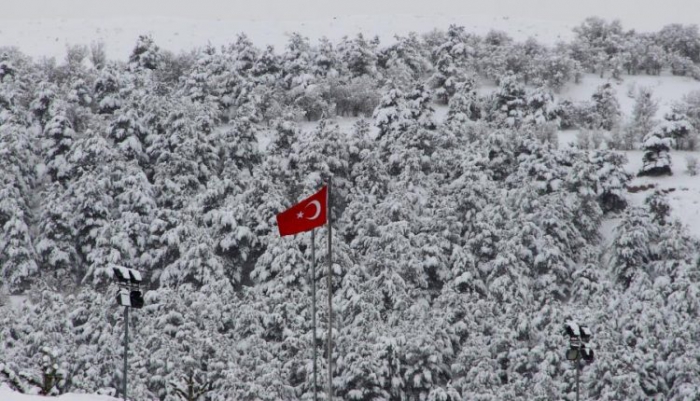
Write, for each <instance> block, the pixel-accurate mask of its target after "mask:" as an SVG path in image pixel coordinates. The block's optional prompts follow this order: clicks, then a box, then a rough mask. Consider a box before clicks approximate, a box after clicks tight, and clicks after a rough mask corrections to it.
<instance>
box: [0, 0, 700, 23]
mask: <svg viewBox="0 0 700 401" xmlns="http://www.w3.org/2000/svg"><path fill="white" fill-rule="evenodd" d="M3 3H4V4H3V5H2V11H1V12H0V19H3V18H4V19H27V18H109V17H124V16H146V17H153V16H163V17H183V18H197V19H273V20H274V19H283V20H314V19H326V18H332V17H334V16H348V15H364V14H370V15H372V14H374V15H386V14H396V13H399V14H412V15H423V16H426V17H429V16H431V15H436V14H451V15H456V14H460V15H461V14H484V15H493V16H520V17H525V18H533V19H542V20H557V21H562V22H580V21H582V20H583V19H584V18H585V17H587V16H590V15H599V16H602V17H606V18H620V19H621V20H622V22H623V24H624V25H625V26H628V27H630V28H632V27H633V28H638V29H657V28H658V27H660V26H663V25H665V24H667V23H671V22H680V23H700V0H576V1H571V0H429V1H415V0H413V1H412V0H118V1H105V0H4V1H3Z"/></svg>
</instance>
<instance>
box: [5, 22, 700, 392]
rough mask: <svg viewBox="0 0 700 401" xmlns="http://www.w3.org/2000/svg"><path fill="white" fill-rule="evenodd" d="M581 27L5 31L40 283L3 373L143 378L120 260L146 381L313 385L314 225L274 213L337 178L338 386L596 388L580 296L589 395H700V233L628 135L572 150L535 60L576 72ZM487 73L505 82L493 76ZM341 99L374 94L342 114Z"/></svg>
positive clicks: (17, 256) (21, 254) (10, 175)
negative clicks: (531, 36)
mask: <svg viewBox="0 0 700 401" xmlns="http://www.w3.org/2000/svg"><path fill="white" fill-rule="evenodd" d="M590 23H591V22H590V20H589V21H587V22H586V23H585V24H584V25H583V27H587V26H588V25H590ZM581 29H583V28H581ZM691 33H692V32H691ZM580 40H582V39H580ZM580 40H577V42H576V43H578V42H579V41H580ZM669 41H670V39H669ZM669 43H670V42H669ZM574 45H575V43H574V44H571V45H567V46H559V47H557V48H556V49H546V48H544V47H541V46H539V45H537V43H536V42H534V41H528V42H527V43H525V44H517V43H514V42H513V41H512V40H510V39H509V38H508V37H507V36H506V35H503V34H500V33H490V34H488V35H486V36H485V37H483V38H481V37H478V36H475V35H470V34H467V33H465V31H464V30H463V29H462V28H459V27H450V29H448V31H447V32H437V31H436V32H432V33H430V34H428V35H425V36H424V37H419V36H417V35H408V36H407V37H401V38H397V40H396V42H395V43H394V44H392V45H391V46H388V47H380V45H379V43H378V41H377V40H367V39H365V38H364V37H363V36H362V35H358V36H356V37H354V38H352V39H351V38H347V39H344V40H342V41H341V42H340V43H337V44H333V43H331V42H329V41H327V40H322V41H321V42H320V43H319V44H318V45H317V46H311V45H310V44H309V42H308V40H307V39H306V38H304V37H302V36H300V35H297V34H293V35H291V36H290V40H289V44H288V46H287V48H286V49H285V50H284V52H282V53H281V54H278V53H275V51H274V50H273V49H272V48H266V49H265V50H261V49H258V48H257V47H255V46H253V45H252V43H251V42H250V41H249V40H248V39H247V38H246V37H245V36H244V35H241V36H239V37H238V38H237V40H236V42H235V43H233V44H231V45H229V46H226V47H224V48H222V49H214V48H212V47H206V48H203V49H200V50H198V51H196V52H194V53H193V54H183V55H179V56H175V55H172V54H169V53H167V52H164V51H161V50H160V49H159V48H158V47H157V46H156V45H155V43H153V40H152V39H151V38H149V37H141V38H140V39H139V41H138V43H137V45H136V47H135V49H134V51H133V52H132V54H131V55H130V57H129V60H128V62H127V63H116V62H111V61H108V60H106V59H105V57H104V54H103V49H101V48H100V47H99V46H96V47H94V48H93V49H91V51H86V50H85V49H80V48H76V49H71V51H70V52H69V56H68V57H67V59H66V61H65V62H64V63H62V64H60V65H57V64H56V63H55V62H51V61H47V60H42V61H41V62H33V61H32V60H30V59H28V58H27V57H25V56H23V55H22V54H21V53H19V52H18V51H15V50H11V49H10V50H8V51H6V52H5V53H3V55H2V57H0V179H1V180H2V185H0V290H1V291H3V292H5V293H15V294H20V293H22V294H25V295H26V296H27V297H28V302H26V303H25V304H24V305H23V306H22V307H21V308H9V307H0V350H2V353H1V354H0V382H2V383H5V384H7V385H9V386H11V387H13V388H15V389H17V390H19V391H22V392H32V391H34V392H40V393H42V394H57V393H62V392H66V391H73V392H107V393H109V392H114V391H115V389H117V388H119V383H120V382H121V376H120V375H121V369H120V368H119V367H120V366H121V349H122V348H121V341H122V340H123V338H122V333H123V324H124V322H123V315H122V312H121V310H120V309H119V307H117V305H116V302H115V299H114V295H115V294H116V286H115V284H114V283H113V279H112V276H111V275H112V268H113V267H115V266H124V267H129V268H135V269H138V270H140V271H142V272H143V273H144V277H145V280H146V287H147V292H146V306H145V307H144V308H143V309H142V310H140V311H138V312H136V313H134V314H133V316H132V317H133V320H132V325H133V326H132V327H133V330H132V333H133V335H132V336H130V337H131V338H132V341H131V352H130V356H129V359H130V361H131V366H132V372H133V376H131V377H130V383H131V386H130V388H131V390H130V391H131V394H132V396H133V397H134V398H135V399H144V400H146V399H148V400H161V401H173V400H187V401H195V400H200V401H203V400H212V401H214V400H216V401H218V400H227V399H240V400H251V401H252V400H295V399H310V397H311V394H312V390H313V389H312V388H311V383H312V382H311V368H312V363H311V358H312V353H311V348H310V344H311V339H312V334H311V317H310V313H311V305H310V282H309V277H310V274H309V266H310V247H309V238H308V237H307V236H303V235H301V236H297V237H294V238H281V237H279V235H278V234H277V230H276V227H275V223H274V221H275V214H276V213H278V212H279V211H281V210H284V209H285V208H286V207H288V206H289V205H290V204H292V203H294V202H295V201H297V200H298V199H300V198H301V197H303V196H304V195H307V194H310V193H312V192H313V191H315V190H317V189H318V188H319V187H320V186H321V185H322V183H323V181H324V179H325V177H329V176H332V177H333V180H334V181H333V182H334V187H335V188H334V194H335V195H334V196H335V201H334V205H335V207H334V209H333V211H332V212H333V213H334V221H336V222H337V225H336V227H334V230H333V241H334V255H333V265H332V269H333V273H334V281H333V282H332V284H331V285H332V286H333V299H332V302H333V304H334V310H335V311H337V314H335V315H334V320H333V322H329V313H328V310H327V309H324V308H325V305H324V306H320V309H319V311H318V320H319V322H320V325H321V326H322V327H326V326H327V325H328V324H329V323H332V324H333V326H334V338H335V340H334V343H335V348H334V353H333V355H326V354H324V353H323V352H321V355H320V366H319V372H320V373H321V374H320V377H319V379H320V382H321V383H323V382H324V381H325V376H324V375H325V374H326V373H325V372H326V369H325V368H324V366H325V364H326V361H327V360H328V359H329V358H332V359H333V361H334V363H333V367H334V371H333V376H334V379H333V383H334V387H335V391H336V394H337V395H338V397H341V398H342V399H349V400H367V401H368V400H403V399H415V400H431V401H432V400H434V401H437V400H442V401H446V400H450V401H454V400H461V399H474V400H483V401H487V400H516V399H566V400H571V399H573V397H574V395H573V394H574V387H573V383H574V381H573V379H572V378H573V374H574V370H573V369H571V366H570V365H569V363H568V362H567V361H566V360H565V358H564V352H563V351H564V348H565V347H566V339H565V338H564V337H563V336H562V335H560V334H559V333H560V329H561V325H562V323H563V322H564V321H565V320H566V319H568V318H576V319H577V320H579V321H586V322H588V323H589V325H590V326H591V327H592V329H593V330H594V332H595V335H596V341H597V343H596V351H597V355H598V359H597V361H596V362H595V363H594V364H593V365H592V366H589V367H587V368H586V369H585V371H584V375H583V377H582V383H583V388H584V389H586V390H585V391H586V392H587V393H588V394H589V396H590V397H591V398H595V399H600V400H613V399H620V398H624V399H630V400H642V399H650V398H663V399H684V397H685V399H691V398H692V397H693V396H694V395H695V394H697V393H699V392H700V380H699V379H698V378H697V375H696V374H695V372H697V370H698V369H700V366H699V362H698V361H700V358H699V356H700V355H699V353H700V347H699V346H698V344H700V342H698V338H697V336H698V334H697V333H698V332H699V331H698V330H697V327H696V325H695V324H694V320H695V319H694V317H695V316H697V312H698V306H699V305H700V304H698V280H700V277H698V275H697V274H696V272H697V269H698V254H697V250H698V249H700V248H699V247H698V245H699V244H698V243H697V241H696V240H695V239H693V238H690V237H689V236H688V234H687V233H686V231H685V229H684V228H683V227H682V226H681V225H680V224H678V223H676V222H673V221H671V220H670V219H669V208H668V203H667V202H666V201H665V199H664V197H663V194H661V193H655V194H654V195H653V196H651V197H650V198H649V200H648V202H647V203H646V204H645V205H644V206H642V207H628V206H627V202H626V200H625V195H624V194H625V184H626V183H627V182H628V181H629V180H630V176H629V175H628V174H627V173H626V172H625V171H624V169H623V165H624V163H625V160H624V156H623V155H621V154H619V153H616V152H614V151H611V150H596V151H588V150H585V149H566V150H559V149H557V148H556V146H555V144H556V141H555V139H556V130H557V128H558V126H559V124H560V123H563V121H564V120H565V118H569V117H570V116H571V114H567V113H566V112H565V111H566V110H565V107H564V106H565V105H561V104H557V103H556V102H555V101H554V97H553V95H552V93H551V91H550V90H551V88H553V87H556V86H557V85H560V84H558V83H556V82H567V81H568V80H569V79H574V78H573V76H569V75H566V74H568V73H566V74H565V73H560V72H557V69H556V68H553V67H552V68H542V69H540V70H537V71H534V70H531V69H528V68H529V67H528V68H525V67H522V64H521V63H527V62H528V61H527V60H536V59H537V57H542V58H543V59H542V60H540V64H542V63H545V60H546V62H551V63H555V64H556V63H561V64H556V65H560V66H569V67H571V69H570V73H571V74H574V71H576V68H577V67H575V65H576V63H577V59H575V58H574V56H572V55H570V54H569V53H567V51H565V50H566V49H569V51H570V50H571V49H572V48H573V47H572V46H574ZM514 47H519V48H521V53H512V52H511V51H510V50H509V51H505V50H504V49H511V50H512V48H514ZM585 50H586V52H589V53H590V54H594V52H593V50H591V49H588V48H586V49H585ZM528 52H530V53H528ZM589 53H585V52H584V53H581V54H589ZM513 54H518V56H517V57H512V56H513ZM567 54H569V55H568V56H567ZM606 54H607V53H606ZM585 57H588V56H585ZM88 58H89V59H90V62H89V63H88V62H87V59H88ZM557 60H558V61H557ZM579 62H580V61H579ZM534 64H535V63H533V64H532V65H534ZM544 65H547V64H544ZM550 65H553V64H550ZM521 67H522V69H519V68H521ZM569 67H562V68H563V69H566V68H569ZM533 71H534V72H533ZM567 71H568V70H567ZM550 73H553V74H554V76H550V75H549V74H550ZM484 76H486V77H492V78H494V79H496V80H497V81H498V85H499V87H498V90H497V91H495V92H493V93H492V94H489V95H485V96H482V95H478V94H477V91H476V89H477V86H478V82H479V79H481V78H483V77H484ZM526 80H527V81H528V82H529V83H534V82H538V84H537V85H534V86H531V87H526V86H525V81H526ZM611 90H612V89H611V87H610V86H603V87H601V88H600V89H599V90H598V91H597V92H596V94H595V95H594V97H593V99H592V105H591V107H590V110H589V111H588V112H587V114H586V117H585V118H586V119H590V121H591V124H594V125H596V126H597V127H599V128H601V129H610V128H611V127H612V126H613V125H614V124H615V121H616V118H619V107H617V106H616V103H615V102H613V101H612V100H611V96H612V94H611ZM693 99H694V98H693ZM689 101H694V100H689ZM433 102H442V103H446V104H447V109H448V112H447V115H446V117H445V119H444V120H440V119H437V118H436V116H435V112H434V110H433V107H432V104H433ZM686 103H688V102H686ZM616 107H617V109H616ZM616 110H617V111H616ZM677 111H678V112H679V113H681V112H684V111H683V110H680V109H679V110H677ZM691 112H692V113H696V112H697V110H694V109H693V110H692V111H691V109H689V110H687V111H685V113H686V115H688V116H689V117H688V118H690V117H693V118H695V117H697V116H696V115H691V114H689V113H691ZM641 114H643V113H641V112H640V115H641ZM335 115H355V116H364V118H359V119H357V121H356V122H355V124H354V125H353V126H352V127H351V128H349V129H345V130H343V129H341V128H339V126H338V125H337V124H336V123H335V122H334V120H333V119H332V118H331V117H333V116H335ZM303 119H307V120H318V122H317V123H316V124H315V125H314V126H313V128H312V129H310V130H302V129H301V128H300V121H301V120H303ZM669 121H677V120H673V119H670V120H669ZM268 135H269V136H270V137H271V142H270V143H269V144H267V145H266V146H264V150H262V148H263V146H261V144H260V143H259V142H258V140H259V139H260V138H262V137H265V138H267V137H268ZM611 214H616V215H618V217H619V218H620V220H621V223H620V225H619V228H618V229H617V231H616V232H615V233H614V238H613V239H612V243H611V244H610V245H609V246H607V247H606V246H604V243H603V241H602V239H601V237H600V234H599V233H600V225H601V222H602V221H603V219H605V218H607V217H610V215H611ZM321 231H323V230H321ZM317 238H320V241H319V244H318V245H317V247H316V249H317V252H316V256H317V257H318V258H319V260H323V259H324V258H325V256H326V255H325V249H326V247H325V246H324V244H323V242H324V241H325V238H326V235H325V234H323V232H321V233H319V235H318V236H317ZM652 244H657V245H652ZM319 265H320V266H319V271H318V272H317V274H316V277H322V276H323V275H325V274H326V272H327V270H326V269H327V266H325V265H322V264H319ZM328 290H329V288H328V287H327V283H326V281H325V280H320V281H319V282H318V292H319V297H320V298H321V299H325V297H326V295H327V291H328ZM324 294H325V295H324ZM0 302H7V297H0ZM324 342H325V339H323V338H318V344H317V345H318V347H319V350H325V349H327V348H326V347H325V346H324Z"/></svg>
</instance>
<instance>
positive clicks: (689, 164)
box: [685, 156, 698, 176]
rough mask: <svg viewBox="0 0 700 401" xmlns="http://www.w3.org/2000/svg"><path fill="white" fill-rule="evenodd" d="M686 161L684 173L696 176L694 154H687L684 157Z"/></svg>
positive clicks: (696, 162) (696, 164)
mask: <svg viewBox="0 0 700 401" xmlns="http://www.w3.org/2000/svg"><path fill="white" fill-rule="evenodd" d="M685 163H686V170H685V171H686V173H688V175H692V176H696V175H697V174H698V158H697V157H695V156H687V157H686V158H685Z"/></svg>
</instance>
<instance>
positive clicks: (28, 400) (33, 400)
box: [0, 387, 117, 401]
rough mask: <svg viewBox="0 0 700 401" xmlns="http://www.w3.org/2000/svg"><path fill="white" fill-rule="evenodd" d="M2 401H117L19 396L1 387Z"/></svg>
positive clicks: (111, 400) (70, 396)
mask: <svg viewBox="0 0 700 401" xmlns="http://www.w3.org/2000/svg"><path fill="white" fill-rule="evenodd" d="M0 400H2V401H49V400H52V401H117V399H116V398H114V397H108V396H106V395H95V394H63V395H60V396H58V397H42V396H39V395H28V394H19V393H15V392H14V391H12V390H10V389H9V388H7V387H0Z"/></svg>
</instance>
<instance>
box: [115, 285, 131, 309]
mask: <svg viewBox="0 0 700 401" xmlns="http://www.w3.org/2000/svg"><path fill="white" fill-rule="evenodd" d="M117 303H118V304H119V305H121V306H131V297H130V295H129V291H128V290H127V289H125V288H121V289H119V291H117Z"/></svg>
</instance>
